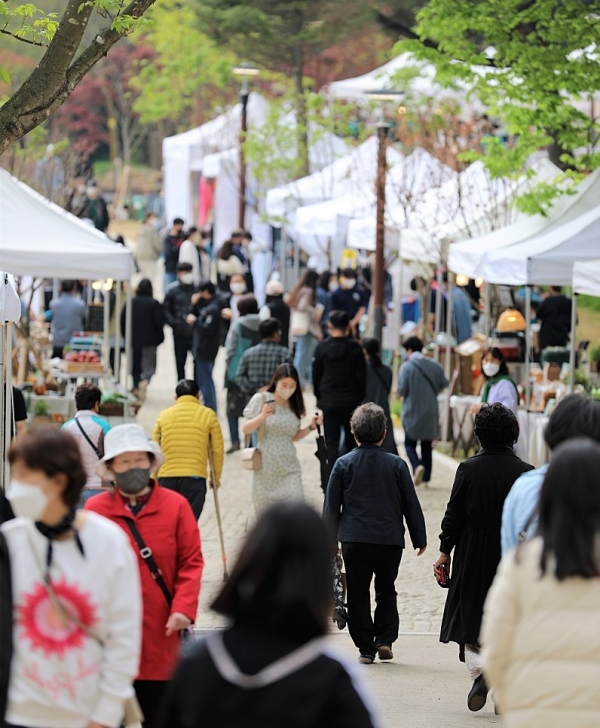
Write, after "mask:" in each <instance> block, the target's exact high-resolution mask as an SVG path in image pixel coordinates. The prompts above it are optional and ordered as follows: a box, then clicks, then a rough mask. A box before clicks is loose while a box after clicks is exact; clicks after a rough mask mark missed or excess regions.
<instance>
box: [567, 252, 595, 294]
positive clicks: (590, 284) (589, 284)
mask: <svg viewBox="0 0 600 728" xmlns="http://www.w3.org/2000/svg"><path fill="white" fill-rule="evenodd" d="M573 290H574V291H575V293H583V294H585V295H588V296H600V258H598V259H597V260H588V261H586V262H585V263H575V265H574V266H573Z"/></svg>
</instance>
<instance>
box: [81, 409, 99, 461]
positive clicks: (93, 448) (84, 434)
mask: <svg viewBox="0 0 600 728" xmlns="http://www.w3.org/2000/svg"><path fill="white" fill-rule="evenodd" d="M75 424H76V425H77V427H79V431H80V432H81V434H82V435H83V436H84V437H85V439H86V440H87V441H88V444H89V446H90V447H91V448H92V450H93V451H94V452H95V453H96V456H97V457H98V460H101V459H102V457H103V454H102V453H101V452H100V450H99V448H98V447H97V446H96V445H94V443H93V442H92V441H91V439H90V437H89V435H88V434H87V432H86V431H85V430H84V429H83V425H82V424H81V422H80V421H79V420H78V419H77V417H75Z"/></svg>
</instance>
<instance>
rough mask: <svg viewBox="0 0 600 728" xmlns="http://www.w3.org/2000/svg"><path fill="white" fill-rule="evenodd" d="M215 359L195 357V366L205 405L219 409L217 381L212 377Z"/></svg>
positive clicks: (212, 408)
mask: <svg viewBox="0 0 600 728" xmlns="http://www.w3.org/2000/svg"><path fill="white" fill-rule="evenodd" d="M214 365H215V363H214V361H204V360H203V359H194V367H195V372H196V382H197V384H198V386H199V387H200V391H201V392H202V399H203V401H204V406H205V407H210V409H211V410H214V411H215V412H216V411H217V393H216V391H215V383H214V381H213V378H212V373H213V367H214Z"/></svg>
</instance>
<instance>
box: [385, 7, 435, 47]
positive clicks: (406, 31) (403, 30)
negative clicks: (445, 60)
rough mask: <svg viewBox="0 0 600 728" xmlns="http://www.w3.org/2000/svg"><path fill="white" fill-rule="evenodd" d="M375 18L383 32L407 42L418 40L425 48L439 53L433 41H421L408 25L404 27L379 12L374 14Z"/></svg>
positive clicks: (402, 24)
mask: <svg viewBox="0 0 600 728" xmlns="http://www.w3.org/2000/svg"><path fill="white" fill-rule="evenodd" d="M375 18H376V20H377V22H378V23H379V24H380V25H381V26H382V27H383V28H384V29H385V30H390V31H392V32H394V33H398V35H399V36H401V37H402V38H407V39H408V40H418V41H419V43H421V44H422V45H424V46H425V48H433V50H436V51H439V46H438V44H437V43H436V42H435V41H433V40H429V38H426V39H425V40H423V39H422V38H420V37H419V36H418V35H417V34H416V33H415V31H414V30H413V29H412V28H409V27H408V25H404V23H401V22H400V21H399V20H396V18H391V17H390V16H389V15H386V14H385V13H382V12H381V11H380V10H377V11H376V12H375Z"/></svg>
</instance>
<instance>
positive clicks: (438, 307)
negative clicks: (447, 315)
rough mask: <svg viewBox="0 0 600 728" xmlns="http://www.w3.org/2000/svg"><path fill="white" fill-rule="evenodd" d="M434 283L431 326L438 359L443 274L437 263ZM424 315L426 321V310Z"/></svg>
mask: <svg viewBox="0 0 600 728" xmlns="http://www.w3.org/2000/svg"><path fill="white" fill-rule="evenodd" d="M436 283H437V291H436V293H435V324H434V327H433V329H434V331H433V333H434V340H433V341H434V344H435V349H434V351H435V354H434V356H435V360H436V361H438V360H439V357H440V347H439V344H438V334H439V333H440V329H441V326H442V312H443V308H442V306H443V300H444V299H443V295H444V294H443V291H442V286H443V284H444V279H443V276H442V267H441V265H439V264H438V269H437V279H436ZM425 317H426V318H425V320H426V321H427V319H428V318H429V312H428V311H427V312H426V313H425Z"/></svg>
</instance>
